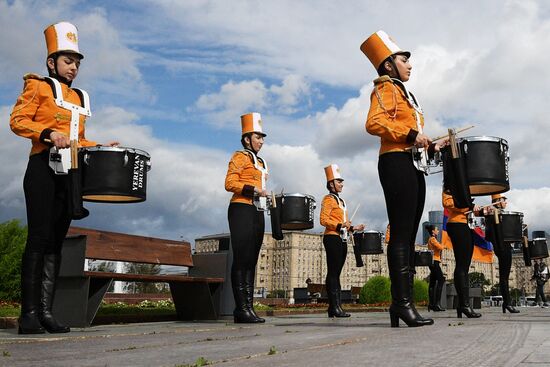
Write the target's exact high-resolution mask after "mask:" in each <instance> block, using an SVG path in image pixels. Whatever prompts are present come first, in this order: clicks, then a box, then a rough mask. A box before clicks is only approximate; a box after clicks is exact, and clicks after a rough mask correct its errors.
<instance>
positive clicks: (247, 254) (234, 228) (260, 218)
mask: <svg viewBox="0 0 550 367" xmlns="http://www.w3.org/2000/svg"><path fill="white" fill-rule="evenodd" d="M241 126H242V137H241V144H242V146H243V148H244V149H243V150H239V151H236V152H235V153H234V154H233V156H232V157H231V161H229V166H228V168H227V175H226V176H225V189H226V190H227V191H230V192H232V193H233V197H232V198H231V202H230V204H229V209H228V214H227V217H228V220H229V231H230V233H231V247H232V249H233V264H232V265H231V285H232V287H233V297H234V298H235V310H234V311H233V319H234V322H235V323H260V322H265V319H263V318H261V317H258V315H257V314H256V312H255V311H254V303H253V301H254V298H253V297H254V277H255V272H256V263H257V262H258V255H259V254H260V248H261V246H262V242H263V238H264V230H265V219H264V213H263V212H264V211H265V210H267V190H266V181H267V176H268V168H267V162H266V161H265V160H264V159H262V158H260V157H258V153H259V152H260V150H261V149H262V146H263V144H264V137H265V136H266V134H265V133H264V132H263V130H262V119H261V116H260V114H259V113H257V112H252V113H247V114H245V115H242V116H241Z"/></svg>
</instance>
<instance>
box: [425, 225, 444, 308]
mask: <svg viewBox="0 0 550 367" xmlns="http://www.w3.org/2000/svg"><path fill="white" fill-rule="evenodd" d="M425 228H426V231H428V234H429V236H430V237H429V238H428V249H429V250H431V251H433V253H434V257H433V260H434V262H433V264H432V265H430V284H429V287H428V297H429V303H428V311H430V310H431V311H436V312H438V311H445V309H444V308H443V307H441V304H440V302H441V293H442V292H443V285H444V284H445V276H443V271H442V270H441V266H440V264H441V252H442V251H443V248H444V247H443V245H442V244H440V243H439V241H438V240H437V235H438V234H439V228H437V227H436V226H434V225H432V224H427V225H426V227H425Z"/></svg>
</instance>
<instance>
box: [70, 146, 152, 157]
mask: <svg viewBox="0 0 550 367" xmlns="http://www.w3.org/2000/svg"><path fill="white" fill-rule="evenodd" d="M78 150H79V151H89V152H99V151H103V152H120V153H122V152H130V153H138V154H139V155H144V156H146V157H147V158H151V155H150V154H149V153H147V152H146V151H145V150H141V149H137V148H130V147H105V146H95V147H81V148H78Z"/></svg>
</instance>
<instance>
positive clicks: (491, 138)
mask: <svg viewBox="0 0 550 367" xmlns="http://www.w3.org/2000/svg"><path fill="white" fill-rule="evenodd" d="M457 141H458V142H459V143H461V142H462V141H490V142H498V143H501V142H502V143H504V145H506V146H508V141H507V140H506V139H504V138H499V137H498V136H489V135H480V136H464V137H462V138H458V139H457Z"/></svg>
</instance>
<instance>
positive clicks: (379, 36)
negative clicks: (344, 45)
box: [361, 31, 411, 70]
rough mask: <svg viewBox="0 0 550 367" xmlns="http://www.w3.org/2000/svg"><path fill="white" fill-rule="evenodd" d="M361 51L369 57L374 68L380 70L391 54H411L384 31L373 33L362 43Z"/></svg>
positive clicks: (408, 55)
mask: <svg viewBox="0 0 550 367" xmlns="http://www.w3.org/2000/svg"><path fill="white" fill-rule="evenodd" d="M361 51H363V53H364V54H365V55H367V57H368V58H369V60H370V62H371V63H372V65H374V68H375V69H376V70H378V68H379V67H380V65H381V64H382V62H383V61H384V60H386V59H387V58H388V57H390V56H391V55H397V54H401V55H405V56H407V57H410V56H411V53H410V52H409V51H403V50H402V49H401V48H400V47H399V46H397V44H396V43H395V41H394V40H393V39H392V38H391V37H390V36H388V34H387V33H386V32H384V31H378V32H376V33H373V34H372V35H371V36H370V37H369V38H367V39H366V40H365V42H363V43H362V44H361Z"/></svg>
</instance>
